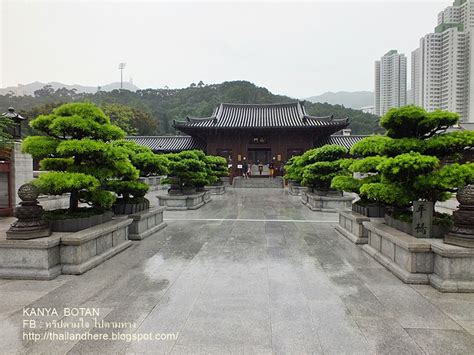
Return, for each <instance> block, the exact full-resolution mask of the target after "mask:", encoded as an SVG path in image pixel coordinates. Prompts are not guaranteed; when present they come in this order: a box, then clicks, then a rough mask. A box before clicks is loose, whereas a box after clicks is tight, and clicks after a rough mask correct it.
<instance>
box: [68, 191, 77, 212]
mask: <svg viewBox="0 0 474 355" xmlns="http://www.w3.org/2000/svg"><path fill="white" fill-rule="evenodd" d="M78 208H79V191H71V196H70V197H69V211H71V212H74V211H76V210H77V209H78Z"/></svg>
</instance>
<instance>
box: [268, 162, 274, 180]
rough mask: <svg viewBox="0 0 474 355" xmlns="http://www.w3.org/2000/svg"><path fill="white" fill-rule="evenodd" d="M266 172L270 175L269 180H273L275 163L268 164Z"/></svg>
mask: <svg viewBox="0 0 474 355" xmlns="http://www.w3.org/2000/svg"><path fill="white" fill-rule="evenodd" d="M268 170H269V174H270V179H273V178H274V177H275V161H274V160H272V161H271V162H270V164H268Z"/></svg>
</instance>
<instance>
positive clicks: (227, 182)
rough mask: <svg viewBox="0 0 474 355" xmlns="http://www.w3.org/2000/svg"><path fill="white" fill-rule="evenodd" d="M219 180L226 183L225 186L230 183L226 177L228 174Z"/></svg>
mask: <svg viewBox="0 0 474 355" xmlns="http://www.w3.org/2000/svg"><path fill="white" fill-rule="evenodd" d="M221 181H222V183H223V184H224V185H227V186H229V185H230V177H228V176H223V177H221Z"/></svg>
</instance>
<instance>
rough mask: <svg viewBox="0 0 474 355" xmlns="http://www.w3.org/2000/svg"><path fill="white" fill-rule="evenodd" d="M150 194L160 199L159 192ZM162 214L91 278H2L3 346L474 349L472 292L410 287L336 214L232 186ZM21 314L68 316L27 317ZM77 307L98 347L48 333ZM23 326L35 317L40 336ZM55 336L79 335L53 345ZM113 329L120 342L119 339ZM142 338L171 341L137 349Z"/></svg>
mask: <svg viewBox="0 0 474 355" xmlns="http://www.w3.org/2000/svg"><path fill="white" fill-rule="evenodd" d="M149 198H150V199H151V201H152V202H153V203H155V200H156V198H155V196H154V194H151V195H150V197H149ZM165 218H166V219H167V222H168V227H167V228H165V229H164V230H162V231H160V232H159V233H157V234H156V235H154V236H152V237H150V238H147V239H145V240H143V241H140V242H136V243H134V244H133V246H132V247H131V248H129V249H127V250H126V251H124V252H123V253H121V254H119V255H117V256H115V257H113V258H112V259H110V260H108V261H107V262H105V263H103V264H102V265H100V266H98V267H96V268H95V269H93V270H91V271H89V272H87V273H86V274H84V275H82V276H69V275H62V276H60V277H58V278H57V279H55V280H52V281H9V280H0V297H1V300H2V302H1V305H0V326H1V329H2V337H1V338H0V349H1V352H2V353H10V352H15V351H16V352H30V353H38V352H43V353H66V352H71V353H86V352H96V353H125V352H130V353H132V352H135V353H141V352H150V353H158V354H160V353H178V354H180V353H183V354H187V353H203V354H204V353H205V354H208V353H216V354H223V353H224V354H225V353H256V354H261V353H269V354H271V353H277V354H283V353H292V354H302V353H337V354H339V353H364V354H365V353H389V352H390V353H397V354H398V353H402V352H403V353H420V354H422V353H440V354H441V353H443V354H447V353H449V354H452V353H469V352H472V349H474V336H473V333H474V295H472V294H441V293H439V292H437V291H436V290H434V289H432V288H431V287H430V286H409V285H405V284H403V283H402V282H401V281H399V280H398V279H397V278H396V277H395V276H393V275H392V274H391V273H390V272H388V271H387V270H386V269H384V268H383V267H382V266H381V265H379V264H378V263H377V262H375V261H374V260H372V259H371V258H370V257H369V256H368V255H366V254H365V253H364V252H363V251H362V250H361V249H360V248H359V247H357V246H355V245H353V244H352V243H350V242H349V241H347V240H346V239H344V238H342V237H340V236H338V235H337V234H336V232H335V231H334V228H333V227H334V224H335V223H336V219H337V216H336V214H331V213H317V212H311V211H310V210H308V209H307V208H306V207H304V206H302V204H301V203H300V200H299V198H298V197H293V196H289V195H288V194H287V193H286V192H284V191H283V190H278V189H235V190H233V189H229V191H228V193H227V194H226V195H223V196H215V197H213V201H212V202H211V203H209V204H207V205H206V206H204V207H202V208H201V209H199V210H196V211H188V212H182V211H175V212H171V211H170V212H166V214H165ZM24 307H34V308H37V309H56V310H57V311H58V314H57V315H49V316H42V315H31V314H27V315H25V314H24ZM67 307H76V308H78V307H83V308H86V309H98V310H99V315H98V316H95V317H94V316H88V315H86V316H84V317H82V318H83V319H82V322H88V323H89V328H90V329H89V330H90V332H89V337H92V335H94V336H96V337H97V339H95V340H92V339H90V338H89V339H85V338H83V339H81V338H80V337H79V336H81V335H82V336H83V337H84V336H85V335H84V334H85V333H86V332H87V330H88V329H84V326H83V327H82V328H81V327H80V328H75V329H72V328H69V329H64V328H63V329H55V330H53V331H51V329H49V330H47V329H45V327H46V325H47V324H46V322H52V321H53V320H56V321H58V322H59V321H60V320H61V319H62V320H63V322H69V323H71V324H72V323H74V322H75V323H77V322H79V321H81V320H80V318H81V317H79V316H76V317H70V316H69V317H67V316H64V308H67ZM94 318H95V319H94ZM24 320H34V321H37V324H38V328H34V329H32V328H30V327H28V326H25V325H24V323H23V322H24ZM40 322H41V323H40ZM106 325H109V326H111V327H109V328H106V327H105V326H106ZM118 325H120V326H123V327H121V328H118V327H117V326H118ZM40 326H41V328H40ZM54 332H56V333H61V334H65V333H67V332H68V333H69V338H68V339H54V340H51V338H50V337H51V336H52V335H51V334H50V333H54ZM25 333H26V334H27V336H25ZM29 333H35V334H39V335H40V336H41V337H42V338H41V340H35V339H31V338H28V334H29ZM113 334H115V336H116V337H118V336H119V335H117V334H121V336H122V337H121V338H120V339H116V340H111V339H110V338H111V337H112V336H113ZM132 334H133V335H135V336H138V335H141V336H142V337H145V336H147V335H149V334H151V335H152V336H154V337H156V336H157V334H158V336H159V337H161V336H163V337H164V338H166V339H152V340H149V339H146V340H145V339H141V340H140V341H139V340H138V339H137V338H135V339H132V337H131V335H132ZM74 335H76V336H77V338H74ZM126 335H129V337H127V336H126ZM105 336H108V337H109V339H105Z"/></svg>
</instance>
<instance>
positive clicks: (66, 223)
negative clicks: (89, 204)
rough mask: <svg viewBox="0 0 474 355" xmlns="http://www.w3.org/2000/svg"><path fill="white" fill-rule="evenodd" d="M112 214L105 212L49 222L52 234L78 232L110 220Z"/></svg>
mask: <svg viewBox="0 0 474 355" xmlns="http://www.w3.org/2000/svg"><path fill="white" fill-rule="evenodd" d="M113 215H114V214H113V212H111V211H107V212H104V213H102V214H97V215H94V216H89V217H84V218H68V219H58V220H51V221H49V225H50V227H51V231H52V232H78V231H81V230H84V229H88V228H91V227H94V226H97V225H100V224H102V223H106V222H108V221H110V220H112V217H113Z"/></svg>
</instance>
